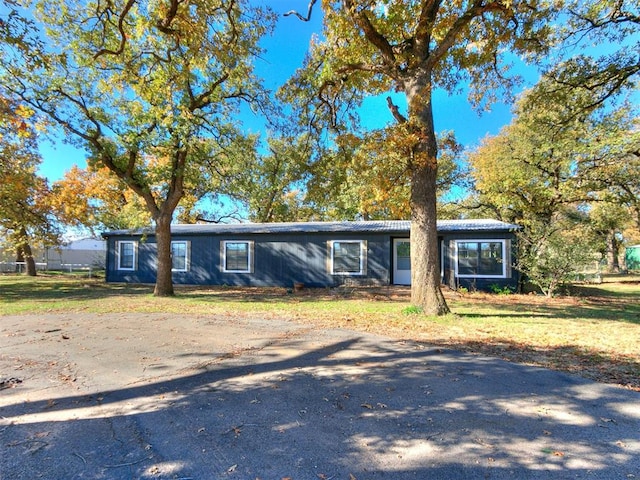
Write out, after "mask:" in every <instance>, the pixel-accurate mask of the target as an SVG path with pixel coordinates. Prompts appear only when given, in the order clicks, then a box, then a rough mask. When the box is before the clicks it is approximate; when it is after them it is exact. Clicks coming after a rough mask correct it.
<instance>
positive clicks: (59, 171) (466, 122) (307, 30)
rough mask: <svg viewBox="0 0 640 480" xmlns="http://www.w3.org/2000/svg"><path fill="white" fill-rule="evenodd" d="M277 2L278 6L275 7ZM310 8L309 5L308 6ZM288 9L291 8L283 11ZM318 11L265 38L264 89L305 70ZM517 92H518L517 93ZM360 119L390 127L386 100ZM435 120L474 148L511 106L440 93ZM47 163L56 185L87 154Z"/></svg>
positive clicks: (58, 155)
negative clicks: (478, 105) (476, 106)
mask: <svg viewBox="0 0 640 480" xmlns="http://www.w3.org/2000/svg"><path fill="white" fill-rule="evenodd" d="M267 3H270V4H271V6H272V8H274V9H275V10H276V12H277V13H279V14H283V13H284V12H285V11H287V10H289V9H290V8H291V5H292V4H296V3H299V4H300V5H303V3H301V2H291V3H290V2H284V1H279V2H267ZM274 3H275V5H274ZM304 5H306V3H305V4H304ZM285 7H287V8H285ZM319 14H320V11H319V8H317V11H314V15H313V16H312V19H311V21H310V22H302V21H300V20H299V19H297V18H296V17H294V16H289V17H281V18H280V20H279V22H278V25H277V29H276V31H275V32H274V34H273V36H271V37H269V38H267V39H265V41H264V47H265V48H266V50H267V52H266V54H265V56H264V57H263V58H262V59H260V60H259V61H258V62H257V63H256V68H257V72H258V74H259V75H260V76H261V77H263V78H264V79H265V83H266V86H267V87H268V88H270V89H273V90H275V89H277V88H278V87H279V86H280V85H282V84H283V83H284V82H285V81H286V80H287V79H288V78H289V77H290V76H291V75H292V74H293V73H294V72H295V70H296V69H297V68H298V67H300V66H301V65H302V60H303V58H304V55H305V53H306V51H307V49H308V46H309V41H310V39H311V36H312V34H313V33H314V32H319V31H320V29H321V16H320V15H319ZM532 72H533V71H532V70H529V74H528V80H529V81H530V82H533V81H535V79H536V74H535V73H532ZM516 93H517V92H516ZM360 115H361V118H362V119H363V122H364V123H365V125H366V126H367V127H369V128H379V127H383V126H385V125H386V124H388V123H390V122H392V117H391V114H390V113H389V110H388V109H387V105H386V101H385V100H384V98H383V97H381V98H377V99H375V98H374V99H369V100H367V101H366V102H365V103H364V105H363V108H362V109H361V111H360ZM434 117H435V124H436V130H437V131H443V130H453V131H454V132H455V134H456V138H457V139H458V141H459V142H460V143H461V144H462V145H464V146H465V147H467V148H473V147H474V146H475V145H477V144H478V143H479V141H480V140H481V139H482V138H483V137H485V136H486V135H487V134H496V133H497V132H498V131H499V130H500V128H501V127H502V126H504V125H506V124H508V123H509V122H510V120H511V105H508V104H494V105H493V106H492V107H491V111H489V112H483V113H482V114H481V115H480V114H479V113H478V112H476V111H474V110H473V109H472V108H471V106H470V104H469V102H468V100H467V98H466V94H465V93H461V94H459V95H454V96H449V95H447V94H446V93H445V92H442V91H438V92H435V95H434ZM247 128H248V129H251V130H254V131H255V130H256V129H259V128H260V124H259V123H256V122H255V120H254V121H250V122H249V123H248V124H247ZM41 153H42V157H43V162H42V164H41V166H40V174H41V175H43V176H45V177H47V178H48V179H49V180H50V181H52V182H53V181H56V180H58V179H60V178H62V176H63V175H64V173H65V172H66V171H67V170H69V169H70V168H71V167H72V166H73V165H79V166H81V167H85V166H86V162H85V157H86V156H85V153H84V151H81V150H77V149H75V148H73V147H71V146H70V145H66V144H64V143H63V142H62V141H57V142H54V143H52V142H49V141H44V142H43V143H42V145H41Z"/></svg>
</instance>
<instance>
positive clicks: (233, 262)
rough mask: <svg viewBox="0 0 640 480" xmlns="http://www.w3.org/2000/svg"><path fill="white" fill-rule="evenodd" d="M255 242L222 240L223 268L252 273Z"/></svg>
mask: <svg viewBox="0 0 640 480" xmlns="http://www.w3.org/2000/svg"><path fill="white" fill-rule="evenodd" d="M252 250H253V242H251V241H248V240H227V241H224V242H222V270H223V271H224V272H228V273H251V270H252V268H251V266H252V262H253V258H252Z"/></svg>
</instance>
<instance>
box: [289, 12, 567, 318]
mask: <svg viewBox="0 0 640 480" xmlns="http://www.w3.org/2000/svg"><path fill="white" fill-rule="evenodd" d="M314 4H315V1H312V2H311V3H310V8H311V7H313V5H314ZM322 8H323V12H324V29H323V32H322V36H321V37H320V38H319V39H318V40H317V41H316V42H315V43H314V45H313V48H312V51H311V52H310V55H309V58H308V59H307V61H306V64H305V68H304V69H302V70H300V71H299V73H298V75H297V76H296V78H295V79H294V80H293V81H292V82H291V84H290V85H289V86H288V89H289V90H290V91H291V92H295V93H297V94H298V96H297V97H295V98H294V100H293V102H294V104H295V105H296V106H298V107H299V108H300V111H301V112H302V115H301V117H302V118H303V119H304V121H305V122H308V123H311V124H314V122H317V121H318V120H323V121H324V122H325V123H327V124H329V125H330V126H331V127H332V128H338V129H339V124H340V123H343V122H344V120H345V119H346V120H351V119H352V118H350V117H352V108H351V107H352V106H353V105H354V104H355V105H358V104H359V103H360V101H361V100H362V99H363V98H364V97H365V96H367V95H380V94H385V93H387V94H390V93H391V92H394V91H395V92H399V93H401V94H402V95H403V96H404V100H406V111H402V108H401V106H399V105H396V104H395V103H394V100H393V97H392V96H391V95H389V97H388V107H389V111H390V113H391V114H392V116H393V118H394V120H395V122H396V124H397V125H398V126H400V127H401V129H402V134H401V135H400V136H398V137H396V138H395V140H396V141H397V142H401V143H402V148H401V149H400V151H402V152H405V154H404V155H403V158H402V167H401V168H403V169H406V171H407V172H408V178H409V190H410V193H409V199H410V212H411V214H410V215H411V220H412V229H411V241H412V257H411V270H412V279H411V285H412V302H413V303H414V304H415V305H418V306H420V307H422V308H423V310H424V311H425V312H426V313H428V314H443V313H446V312H448V307H447V305H446V302H445V300H444V297H443V296H442V292H441V291H440V269H439V267H438V259H439V255H438V241H437V231H436V204H437V178H438V160H437V159H438V144H437V138H436V132H435V128H434V122H433V108H434V105H433V96H432V93H433V91H434V89H436V88H441V89H444V90H446V91H448V92H455V91H457V90H458V89H460V88H461V86H462V85H465V84H469V85H470V87H471V88H470V101H471V102H472V103H473V104H475V105H478V106H482V105H484V104H486V103H490V102H491V101H493V100H495V99H496V98H497V96H498V95H501V94H502V92H505V91H508V90H509V89H510V88H511V87H513V86H514V85H515V83H516V81H517V79H515V78H514V77H512V76H510V75H509V74H508V71H509V65H510V63H511V55H519V56H520V57H521V58H523V59H525V60H528V61H532V62H535V61H537V59H538V58H539V57H540V56H541V55H544V54H546V52H547V51H548V49H549V47H550V38H551V33H552V27H551V21H552V20H554V19H555V18H556V15H557V13H558V12H557V10H556V3H555V2H546V1H542V0H533V1H513V2H499V1H486V2H485V1H456V2H438V1H431V0H424V1H419V2H415V1H400V0H398V1H384V2H353V1H351V0H341V1H327V2H322ZM300 16H301V17H304V15H300ZM305 91H308V92H313V93H314V95H315V96H314V98H309V96H308V95H307V96H304V92H305ZM389 164H390V166H395V165H393V164H394V162H391V161H390V162H389Z"/></svg>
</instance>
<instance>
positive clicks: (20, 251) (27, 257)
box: [16, 227, 38, 277]
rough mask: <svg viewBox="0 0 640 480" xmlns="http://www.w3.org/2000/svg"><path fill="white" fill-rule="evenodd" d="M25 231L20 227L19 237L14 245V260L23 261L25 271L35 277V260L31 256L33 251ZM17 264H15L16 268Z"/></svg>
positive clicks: (36, 272)
mask: <svg viewBox="0 0 640 480" xmlns="http://www.w3.org/2000/svg"><path fill="white" fill-rule="evenodd" d="M27 238H28V237H27V231H26V229H25V228H24V227H22V228H21V229H20V239H19V240H18V242H19V243H18V245H17V247H16V253H17V258H16V262H25V264H26V267H27V268H26V271H25V273H26V274H27V275H28V276H30V277H35V276H36V275H37V274H38V271H37V269H36V261H35V259H34V258H33V251H32V250H31V245H29V242H28V241H27ZM17 268H18V266H17V265H16V269H17Z"/></svg>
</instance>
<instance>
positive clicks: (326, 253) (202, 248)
mask: <svg viewBox="0 0 640 480" xmlns="http://www.w3.org/2000/svg"><path fill="white" fill-rule="evenodd" d="M408 236H409V235H408V232H368V233H367V232H306V233H304V232H297V233H256V234H248V233H242V234H227V233H225V234H217V235H213V234H210V233H209V234H203V233H196V234H191V233H189V234H187V233H184V234H174V235H173V236H172V240H173V241H187V242H189V245H190V248H189V252H190V254H189V259H190V265H189V269H188V271H186V272H173V281H174V283H176V284H185V285H232V286H280V287H291V286H293V284H294V282H300V283H303V284H304V285H306V286H308V287H333V286H338V285H341V284H345V283H348V284H363V285H389V284H390V283H392V272H393V265H392V239H393V238H407V237H408ZM439 239H440V246H441V249H442V252H441V255H440V257H439V258H440V261H441V262H442V265H441V269H442V273H443V283H444V284H445V285H448V286H449V287H451V288H454V289H457V288H458V287H466V288H469V289H478V290H488V289H490V287H491V286H492V285H497V286H500V287H504V286H510V287H513V288H515V287H516V286H517V282H518V273H517V271H516V270H515V269H514V268H513V265H512V264H513V262H514V259H515V235H514V234H513V233H511V232H490V231H481V232H480V231H476V232H465V231H447V232H443V233H441V234H440V236H439ZM482 239H491V240H503V239H506V240H507V241H508V244H507V245H508V248H510V249H511V255H510V258H509V259H508V260H509V261H510V262H511V265H508V266H507V278H457V277H455V258H454V256H453V253H454V243H455V241H457V240H482ZM107 240H108V250H107V278H106V280H107V281H108V282H130V283H154V282H155V280H156V244H155V237H154V235H153V234H150V235H146V236H144V237H143V236H141V235H124V234H117V235H113V234H112V235H109V236H108V237H107ZM120 240H134V241H136V242H138V251H137V253H138V255H137V266H136V269H135V270H133V271H122V270H117V268H116V267H117V256H116V244H117V242H118V241H120ZM229 240H231V241H243V240H245V241H251V242H253V271H252V272H251V273H229V272H224V271H223V268H222V258H221V249H222V242H224V241H229ZM332 240H334V241H335V240H364V241H366V242H367V258H366V271H365V273H364V275H357V276H344V275H332V274H331V272H330V249H329V241H332Z"/></svg>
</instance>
